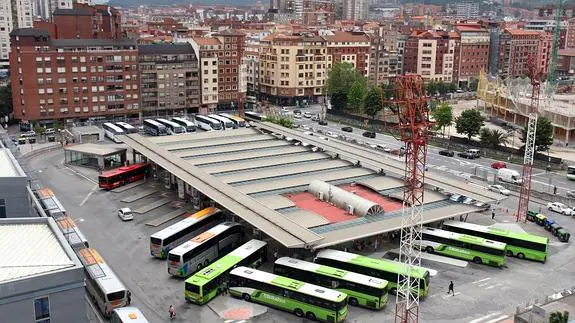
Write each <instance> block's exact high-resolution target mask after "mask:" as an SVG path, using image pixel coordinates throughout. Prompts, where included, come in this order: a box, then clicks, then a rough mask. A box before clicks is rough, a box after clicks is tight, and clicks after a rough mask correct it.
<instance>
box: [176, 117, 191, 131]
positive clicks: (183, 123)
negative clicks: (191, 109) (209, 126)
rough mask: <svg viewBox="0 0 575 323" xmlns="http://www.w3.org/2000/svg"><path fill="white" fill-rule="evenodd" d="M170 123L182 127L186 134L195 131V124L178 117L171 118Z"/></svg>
mask: <svg viewBox="0 0 575 323" xmlns="http://www.w3.org/2000/svg"><path fill="white" fill-rule="evenodd" d="M172 121H173V122H175V123H177V124H179V125H180V126H182V127H184V129H186V132H194V131H196V124H195V123H194V122H193V121H190V120H186V119H184V118H180V117H174V118H172Z"/></svg>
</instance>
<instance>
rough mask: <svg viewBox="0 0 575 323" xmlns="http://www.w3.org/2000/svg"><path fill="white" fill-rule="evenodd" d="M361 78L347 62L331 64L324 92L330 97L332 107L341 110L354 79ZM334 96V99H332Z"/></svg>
mask: <svg viewBox="0 0 575 323" xmlns="http://www.w3.org/2000/svg"><path fill="white" fill-rule="evenodd" d="M361 78H363V75H361V73H359V71H358V70H356V69H355V67H353V65H351V64H350V63H348V62H341V63H336V64H334V65H333V66H332V68H331V70H330V71H329V73H328V75H327V82H326V92H327V95H328V96H329V97H330V98H331V99H332V101H331V104H332V107H333V109H335V110H338V111H342V110H343V109H344V108H345V107H346V104H347V94H348V93H349V90H350V89H351V87H352V85H353V84H354V83H355V81H357V80H358V79H361ZM334 96H335V97H336V99H335V100H333V98H334ZM342 101H343V102H342ZM334 102H335V103H334ZM342 103H343V104H342Z"/></svg>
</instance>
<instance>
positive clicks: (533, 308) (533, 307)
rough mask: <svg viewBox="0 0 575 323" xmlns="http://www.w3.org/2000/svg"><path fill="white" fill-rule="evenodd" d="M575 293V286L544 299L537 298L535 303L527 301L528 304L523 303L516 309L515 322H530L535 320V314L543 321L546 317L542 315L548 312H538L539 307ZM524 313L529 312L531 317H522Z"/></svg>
mask: <svg viewBox="0 0 575 323" xmlns="http://www.w3.org/2000/svg"><path fill="white" fill-rule="evenodd" d="M573 294H575V286H573V287H571V288H568V289H564V290H562V291H560V292H557V293H554V294H552V295H549V296H546V297H545V298H544V299H543V300H541V301H540V300H538V299H536V300H535V301H534V302H533V304H530V303H529V302H527V304H525V305H523V306H517V308H516V311H515V322H521V323H529V322H533V319H534V317H533V316H534V315H536V316H538V317H539V320H537V321H538V322H541V321H542V319H544V318H545V317H542V315H545V314H546V313H545V312H543V313H537V312H538V311H537V309H540V308H541V306H545V305H547V304H550V303H553V302H556V301H558V300H561V299H563V298H565V297H569V296H571V295H573ZM523 314H529V317H528V318H526V317H520V315H523Z"/></svg>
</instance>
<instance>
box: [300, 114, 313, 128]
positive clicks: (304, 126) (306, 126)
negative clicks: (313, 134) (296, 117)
mask: <svg viewBox="0 0 575 323" xmlns="http://www.w3.org/2000/svg"><path fill="white" fill-rule="evenodd" d="M300 118H301V116H300ZM301 128H302V129H304V130H309V129H311V128H310V127H309V126H308V125H305V124H304V125H303V126H301Z"/></svg>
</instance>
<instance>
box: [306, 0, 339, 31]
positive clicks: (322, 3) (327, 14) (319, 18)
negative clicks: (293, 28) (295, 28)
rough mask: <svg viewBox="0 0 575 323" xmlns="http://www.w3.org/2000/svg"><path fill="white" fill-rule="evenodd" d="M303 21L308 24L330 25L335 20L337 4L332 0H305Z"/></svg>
mask: <svg viewBox="0 0 575 323" xmlns="http://www.w3.org/2000/svg"><path fill="white" fill-rule="evenodd" d="M302 22H303V24H304V25H306V26H318V25H329V24H333V23H334V22H335V5H334V3H333V1H331V0H304V1H303V10H302Z"/></svg>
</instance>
